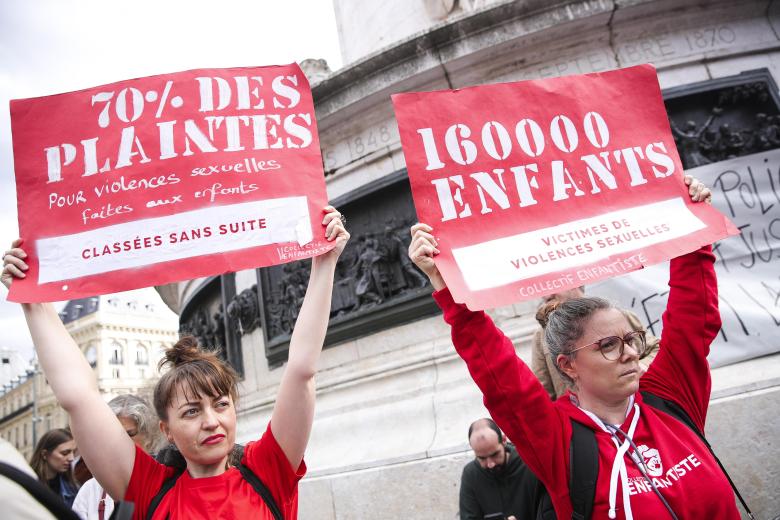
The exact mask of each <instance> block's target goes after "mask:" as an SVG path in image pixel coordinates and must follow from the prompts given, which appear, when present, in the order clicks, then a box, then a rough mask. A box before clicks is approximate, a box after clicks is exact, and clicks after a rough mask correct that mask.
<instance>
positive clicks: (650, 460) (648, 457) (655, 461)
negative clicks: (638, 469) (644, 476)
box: [636, 444, 664, 477]
mask: <svg viewBox="0 0 780 520" xmlns="http://www.w3.org/2000/svg"><path fill="white" fill-rule="evenodd" d="M636 450H637V451H638V452H639V454H640V455H642V457H643V458H644V459H645V464H646V465H647V473H648V474H650V476H651V477H660V476H661V475H663V473H664V466H663V464H662V463H661V455H660V454H659V453H658V450H657V449H655V448H649V447H648V446H646V445H644V444H641V445H639V446H637V447H636Z"/></svg>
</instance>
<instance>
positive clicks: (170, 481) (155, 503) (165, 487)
mask: <svg viewBox="0 0 780 520" xmlns="http://www.w3.org/2000/svg"><path fill="white" fill-rule="evenodd" d="M182 473H184V469H183V468H177V469H176V473H174V474H173V475H171V476H170V477H168V478H167V479H165V480H164V481H163V483H162V486H160V491H158V492H157V494H156V495H154V498H152V501H151V502H149V509H147V510H146V520H152V517H153V516H154V512H155V511H156V510H157V507H159V505H160V502H162V499H163V497H164V496H165V495H167V494H168V491H170V490H171V489H172V488H173V486H174V485H175V484H176V481H177V480H179V477H181V474H182Z"/></svg>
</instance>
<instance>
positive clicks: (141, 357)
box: [135, 345, 149, 365]
mask: <svg viewBox="0 0 780 520" xmlns="http://www.w3.org/2000/svg"><path fill="white" fill-rule="evenodd" d="M135 364H136V365H148V364H149V351H148V350H146V347H144V346H143V345H138V347H136V349H135Z"/></svg>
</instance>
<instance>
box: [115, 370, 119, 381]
mask: <svg viewBox="0 0 780 520" xmlns="http://www.w3.org/2000/svg"><path fill="white" fill-rule="evenodd" d="M114 379H119V369H118V368H115V369H114Z"/></svg>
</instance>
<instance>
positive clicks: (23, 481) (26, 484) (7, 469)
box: [0, 462, 80, 520]
mask: <svg viewBox="0 0 780 520" xmlns="http://www.w3.org/2000/svg"><path fill="white" fill-rule="evenodd" d="M0 475H2V476H4V477H6V478H8V479H9V480H11V481H13V482H14V483H16V484H18V485H19V486H21V487H22V488H24V490H25V491H27V492H28V493H29V494H30V496H32V497H33V498H34V499H35V500H37V501H38V502H39V503H40V504H41V505H42V506H43V507H45V508H46V509H47V510H48V511H49V512H50V513H51V514H52V516H54V518H59V519H63V520H80V519H79V516H78V515H77V514H76V513H74V512H73V511H72V510H71V509H70V508H69V507H68V506H66V505H65V502H63V501H62V498H60V496H59V495H57V494H56V493H55V492H54V491H52V490H51V489H49V488H48V487H47V486H46V485H45V484H43V483H41V482H40V481H39V480H38V479H36V478H33V477H31V476H30V475H28V474H27V473H25V472H24V471H22V470H20V469H19V468H17V467H15V466H12V465H10V464H6V463H5V462H0Z"/></svg>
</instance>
